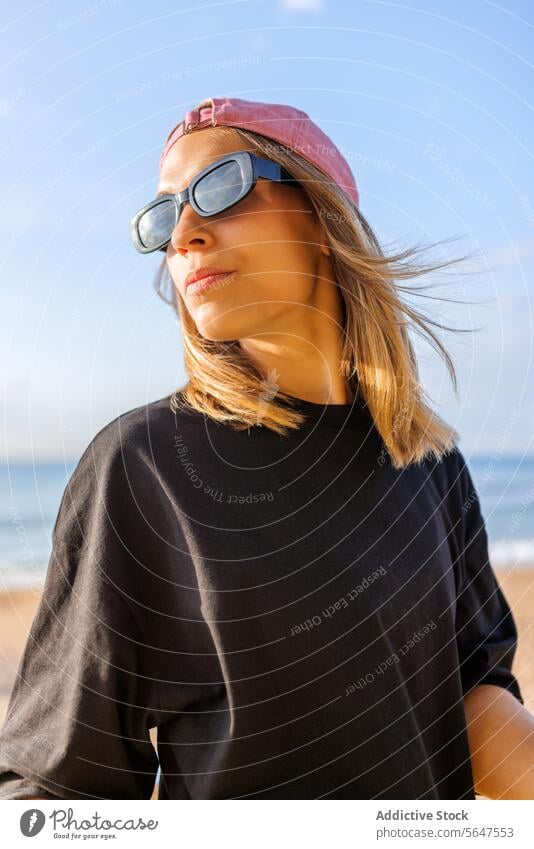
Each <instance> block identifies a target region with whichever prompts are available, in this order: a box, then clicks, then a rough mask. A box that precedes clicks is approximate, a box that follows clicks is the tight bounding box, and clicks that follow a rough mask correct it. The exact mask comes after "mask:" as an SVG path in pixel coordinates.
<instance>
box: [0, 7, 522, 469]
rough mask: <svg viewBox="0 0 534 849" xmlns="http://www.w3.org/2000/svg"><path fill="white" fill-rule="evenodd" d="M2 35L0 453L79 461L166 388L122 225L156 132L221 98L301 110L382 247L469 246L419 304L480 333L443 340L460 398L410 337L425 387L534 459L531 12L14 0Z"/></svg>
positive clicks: (148, 193)
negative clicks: (99, 435)
mask: <svg viewBox="0 0 534 849" xmlns="http://www.w3.org/2000/svg"><path fill="white" fill-rule="evenodd" d="M0 37H1V46H2V50H1V56H2V65H3V68H2V74H1V76H0V79H1V84H0V86H1V88H0V151H1V164H2V167H1V170H0V180H1V193H2V201H3V202H2V204H1V206H0V246H1V247H0V263H1V277H0V279H1V284H2V285H1V301H0V322H1V325H0V331H1V332H0V375H1V388H2V395H1V404H2V444H1V447H0V451H1V454H0V459H2V460H4V461H6V460H7V461H10V462H11V461H15V460H17V459H44V458H47V459H50V458H65V457H69V458H73V457H74V458H75V457H77V456H79V454H80V453H81V451H82V450H83V449H84V448H85V446H86V445H87V444H88V442H89V441H90V439H91V438H92V437H93V436H94V434H95V433H96V431H97V430H99V429H100V428H101V427H103V425H104V424H105V423H106V422H108V421H110V420H111V419H112V418H114V417H115V416H116V415H118V414H119V413H121V412H124V411H126V410H128V409H131V408H133V407H135V406H137V405H140V404H144V403H146V402H147V401H150V400H155V399H156V398H159V397H162V396H163V395H165V394H167V393H168V392H170V391H172V389H173V388H174V387H175V386H177V385H180V384H181V383H182V382H183V380H184V376H185V373H184V369H183V361H182V349H181V340H180V328H179V326H178V324H177V320H176V318H175V316H174V314H173V313H172V312H171V310H170V308H168V307H167V306H166V305H165V304H164V303H163V302H161V301H160V300H159V299H158V298H157V296H156V295H155V293H154V290H153V285H152V283H153V278H154V274H155V271H156V268H157V265H158V263H159V258H158V257H155V256H151V255H148V256H142V255H141V254H137V253H136V252H135V250H134V249H133V247H132V246H131V244H130V242H129V235H128V222H129V219H130V217H131V215H133V213H134V212H135V211H136V210H137V209H138V208H139V207H140V206H141V205H142V204H143V203H145V202H146V201H147V200H148V199H150V198H151V197H152V195H153V193H154V191H155V187H156V185H157V180H158V161H159V154H160V151H161V147H162V144H163V142H164V140H165V138H166V136H167V133H168V131H169V129H170V128H171V127H172V126H174V124H175V123H176V122H177V121H178V120H180V119H181V118H182V117H183V114H184V112H185V111H186V110H187V109H188V108H191V107H192V106H194V105H195V104H196V103H197V102H198V101H199V100H201V99H202V98H204V97H208V96H224V95H226V96H236V97H243V98H246V99H251V100H262V101H268V102H280V103H290V104H292V105H294V106H297V107H298V108H300V109H304V110H305V111H306V112H308V114H309V115H310V116H311V117H312V118H313V119H314V120H315V121H317V123H318V124H319V125H320V126H321V127H322V129H323V130H324V131H325V132H326V133H328V134H329V135H331V137H332V138H333V139H334V141H335V142H336V143H337V144H338V145H339V147H340V148H341V149H342V151H343V153H344V154H345V156H346V158H347V159H348V161H349V163H350V165H351V167H352V169H353V171H354V174H355V176H356V180H357V183H358V186H359V191H360V204H361V209H362V212H363V213H364V215H365V216H366V217H367V219H368V220H369V222H370V223H371V225H372V227H373V228H374V230H375V232H376V233H377V235H378V237H379V238H380V240H381V241H382V243H383V244H385V245H388V244H390V245H393V246H394V247H406V246H408V245H409V244H414V243H422V242H423V243H428V242H435V241H439V240H441V239H445V238H447V237H450V236H459V237H460V238H459V239H458V240H457V241H456V242H453V243H449V244H448V245H445V246H443V247H442V248H441V249H435V250H434V251H433V252H430V254H429V258H433V259H436V258H446V257H449V258H452V257H453V256H458V255H460V254H465V253H468V252H470V251H473V250H476V251H477V252H478V258H477V259H476V260H475V261H473V260H471V261H470V262H469V263H468V264H466V265H465V266H464V268H463V274H461V275H458V274H456V276H455V275H454V273H451V274H449V275H447V276H446V277H441V276H438V277H436V276H434V277H432V279H431V282H439V283H440V286H439V289H437V290H436V293H437V294H441V295H443V296H444V297H447V298H452V299H456V300H457V301H459V303H445V302H427V303H426V304H425V302H423V303H421V302H418V304H419V306H423V307H424V308H426V309H427V311H428V314H429V315H430V316H431V317H433V318H438V319H439V320H443V321H445V323H447V324H449V325H453V326H456V327H470V328H471V327H472V328H480V329H479V330H478V331H476V332H473V333H472V334H471V333H470V334H461V335H455V334H450V333H444V334H443V335H442V338H443V340H444V341H445V342H446V344H447V346H448V349H449V351H450V353H451V355H452V356H453V359H454V361H455V364H456V366H457V369H458V377H459V394H458V397H456V396H455V395H454V393H453V392H452V388H451V386H450V382H449V380H448V377H447V374H446V371H445V367H444V365H443V364H442V362H441V361H440V360H439V359H438V358H437V356H436V355H435V354H434V353H433V352H432V350H431V349H430V348H429V346H427V345H421V344H419V343H418V345H417V349H418V353H419V355H420V363H421V377H422V380H423V383H424V385H425V389H426V390H427V392H428V395H429V396H430V398H431V399H432V400H433V402H434V405H435V407H436V409H437V410H438V411H439V413H440V415H442V416H444V417H445V418H446V420H447V421H449V422H450V423H451V424H454V426H455V427H456V428H457V429H458V430H459V432H460V434H461V436H462V443H461V444H462V446H463V448H464V449H465V450H466V452H468V453H472V454H480V453H490V454H491V453H494V452H499V453H516V454H520V455H523V454H525V453H526V454H530V455H531V456H532V455H533V454H534V445H533V441H532V434H533V433H534V391H533V389H534V379H533V374H534V370H533V351H532V335H533V334H532V327H533V287H532V279H533V272H534V177H533V174H534V167H533V162H532V159H533V142H532V139H533V138H534V134H533V126H534V122H533V105H532V97H531V92H532V90H534V68H533V65H532V61H531V60H532V57H533V51H532V45H533V42H534V9H533V7H532V5H531V4H528V3H526V2H508V3H506V4H505V5H502V4H501V5H499V4H497V3H491V2H481V1H480V0H474V2H471V3H469V4H465V3H459V2H449V3H443V2H441V3H437V2H424V3H423V2H416V0H414V2H410V3H404V2H397V3H390V2H375V1H373V2H370V0H365V2H361V0H359V2H358V0H356V2H350V3H349V2H329V0H322V2H320V0H293V1H292V2H290V0H280V1H279V2H278V1H277V0H273V2H261V0H231V2H213V3H202V2H200V3H199V4H197V5H194V4H193V3H191V2H176V1H175V0H174V2H161V0H154V2H152V3H150V4H148V5H147V4H146V3H140V2H125V0H97V2H94V3H91V2H65V0H61V2H41V3H35V4H31V3H28V2H22V3H19V4H17V6H16V8H15V7H12V8H11V9H10V11H9V13H7V14H4V15H3V24H2V29H1V36H0ZM529 60H530V61H529ZM418 282H420V281H416V283H418ZM468 302H471V305H469V303H468Z"/></svg>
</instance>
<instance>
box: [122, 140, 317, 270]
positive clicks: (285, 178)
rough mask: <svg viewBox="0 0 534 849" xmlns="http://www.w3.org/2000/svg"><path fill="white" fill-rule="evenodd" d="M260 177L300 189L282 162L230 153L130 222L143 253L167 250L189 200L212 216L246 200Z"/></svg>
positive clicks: (203, 213)
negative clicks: (185, 185)
mask: <svg viewBox="0 0 534 849" xmlns="http://www.w3.org/2000/svg"><path fill="white" fill-rule="evenodd" d="M259 177H263V178H264V179H265V180H275V181H277V182H281V183H282V182H283V183H285V184H286V185H289V186H293V187H295V188H300V183H299V182H298V181H297V180H295V179H294V178H293V177H292V176H291V174H289V172H288V171H286V170H285V169H284V168H282V166H281V165H279V164H278V162H272V161H271V160H270V159H264V158H262V157H261V156H256V154H254V153H250V152H249V151H248V150H238V151H237V152H236V153H229V154H228V155H227V156H223V157H221V158H220V159H217V160H216V161H215V162H212V163H211V165H208V166H207V167H206V168H203V169H202V171H199V173H198V174H196V175H195V176H194V177H193V179H192V180H191V182H190V183H189V185H188V186H187V187H186V188H185V189H184V190H183V191H182V192H179V193H178V194H176V195H173V194H163V195H160V196H159V197H157V198H155V200H153V201H151V202H150V203H147V204H146V206H144V207H143V208H142V209H140V210H139V212H138V213H137V214H136V215H134V217H133V218H132V219H131V221H130V234H131V237H132V241H133V244H134V247H135V249H136V250H138V251H139V253H142V254H148V253H152V251H166V249H167V245H168V244H169V242H170V240H171V235H172V232H173V230H174V228H175V227H176V225H177V224H178V221H179V220H180V215H181V212H182V209H183V206H184V204H185V203H190V204H191V206H192V207H193V209H194V210H195V212H196V213H197V214H198V215H201V216H202V217H203V218H210V217H211V216H212V215H217V213H219V212H223V211H224V210H225V209H229V208H230V207H231V206H234V204H236V203H239V201H240V200H243V198H245V197H246V196H247V195H248V194H249V192H251V191H252V189H253V188H254V186H255V185H256V181H257V180H258V178H259Z"/></svg>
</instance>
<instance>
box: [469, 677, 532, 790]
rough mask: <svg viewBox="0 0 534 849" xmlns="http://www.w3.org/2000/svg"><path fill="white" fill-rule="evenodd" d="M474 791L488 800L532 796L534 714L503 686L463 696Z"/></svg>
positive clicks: (478, 689) (477, 689)
mask: <svg viewBox="0 0 534 849" xmlns="http://www.w3.org/2000/svg"><path fill="white" fill-rule="evenodd" d="M464 706H465V714H466V720H467V735H468V739H469V748H470V750H471V766H472V770H473V778H474V784H475V790H476V792H477V793H478V794H479V795H482V796H486V797H487V798H488V799H534V716H533V715H532V714H531V713H530V712H529V711H528V710H527V708H526V707H524V705H522V704H521V702H519V701H518V700H517V699H516V698H515V696H513V695H512V693H510V692H509V691H508V690H505V689H504V688H503V687H498V686H496V685H493V684H481V685H479V686H477V687H474V688H473V689H472V690H470V692H469V693H467V695H466V697H465V699H464Z"/></svg>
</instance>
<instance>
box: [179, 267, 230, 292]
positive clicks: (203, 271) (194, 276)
mask: <svg viewBox="0 0 534 849" xmlns="http://www.w3.org/2000/svg"><path fill="white" fill-rule="evenodd" d="M215 274H232V271H231V270H228V269H226V268H214V267H213V266H210V265H205V266H203V267H202V268H197V269H196V271H191V272H189V274H188V275H187V277H186V278H185V285H186V287H187V286H189V285H190V284H191V283H196V282H197V280H202V278H203V277H212V276H213V275H215Z"/></svg>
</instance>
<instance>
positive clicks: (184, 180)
mask: <svg viewBox="0 0 534 849" xmlns="http://www.w3.org/2000/svg"><path fill="white" fill-rule="evenodd" d="M246 147H247V145H246V144H244V143H243V141H242V139H240V138H239V136H238V135H237V134H234V133H233V132H228V133H227V132H224V133H223V132H221V131H220V130H217V128H215V127H206V128H204V129H202V130H196V131H193V132H192V133H187V134H186V135H185V136H182V137H181V138H179V139H178V141H177V142H175V143H174V144H173V146H172V147H171V149H170V150H169V152H168V154H167V156H166V157H165V161H164V163H163V167H162V169H161V174H160V177H159V183H158V189H157V190H158V192H163V191H168V192H175V193H178V192H181V191H182V189H184V188H185V187H186V186H187V185H189V183H190V182H191V179H192V178H193V177H194V176H195V174H198V172H199V171H202V169H203V168H206V166H207V165H210V164H211V163H212V162H215V160H216V159H219V158H220V157H221V156H225V154H227V153H234V151H236V150H245V149H246Z"/></svg>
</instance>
